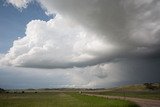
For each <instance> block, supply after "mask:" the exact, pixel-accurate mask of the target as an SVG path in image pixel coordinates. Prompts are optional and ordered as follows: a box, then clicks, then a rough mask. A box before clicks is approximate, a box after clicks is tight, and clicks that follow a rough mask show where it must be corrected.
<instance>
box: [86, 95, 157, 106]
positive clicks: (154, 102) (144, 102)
mask: <svg viewBox="0 0 160 107" xmlns="http://www.w3.org/2000/svg"><path fill="white" fill-rule="evenodd" d="M86 95H90V96H98V97H104V98H111V99H124V100H129V101H132V102H135V103H136V104H138V105H139V106H140V107H160V100H151V99H141V98H131V97H125V98H124V97H120V96H107V95H95V94H86Z"/></svg>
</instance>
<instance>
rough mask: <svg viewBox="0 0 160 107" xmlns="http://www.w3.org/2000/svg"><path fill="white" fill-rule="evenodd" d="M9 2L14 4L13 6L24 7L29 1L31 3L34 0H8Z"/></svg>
mask: <svg viewBox="0 0 160 107" xmlns="http://www.w3.org/2000/svg"><path fill="white" fill-rule="evenodd" d="M6 1H7V3H10V4H12V5H13V6H15V7H17V8H19V9H22V8H26V7H27V5H28V3H30V2H31V1H32V0H6Z"/></svg>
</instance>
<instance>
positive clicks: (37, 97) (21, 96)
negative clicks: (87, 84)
mask: <svg viewBox="0 0 160 107" xmlns="http://www.w3.org/2000/svg"><path fill="white" fill-rule="evenodd" d="M0 107H138V106H137V105H135V104H134V103H132V102H129V101H123V100H113V99H105V98H100V97H95V96H86V95H82V94H78V93H64V92H52V93H51V92H50V93H47V92H45V93H44V92H41V93H0Z"/></svg>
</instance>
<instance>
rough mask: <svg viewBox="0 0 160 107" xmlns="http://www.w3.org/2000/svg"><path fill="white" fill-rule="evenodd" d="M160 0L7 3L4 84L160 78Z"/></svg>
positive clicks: (0, 58) (1, 54) (2, 9)
mask: <svg viewBox="0 0 160 107" xmlns="http://www.w3.org/2000/svg"><path fill="white" fill-rule="evenodd" d="M159 47H160V1H158V0H81V1H80V0H45V1H44V0H1V1H0V87H2V88H8V89H10V88H12V89H13V88H14V89H16V88H109V87H114V86H120V85H125V84H138V83H145V82H159V81H160V66H159V65H160V48H159Z"/></svg>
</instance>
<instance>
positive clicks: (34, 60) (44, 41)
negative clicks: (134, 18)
mask: <svg viewBox="0 0 160 107" xmlns="http://www.w3.org/2000/svg"><path fill="white" fill-rule="evenodd" d="M112 50H114V46H113V45H111V44H107V43H105V42H104V41H103V39H100V38H97V36H96V35H95V34H93V33H91V32H86V31H85V30H84V28H83V27H82V26H80V25H77V24H76V23H75V22H73V21H71V20H67V19H64V18H62V17H61V16H60V15H57V16H56V17H55V18H54V19H51V20H49V21H47V22H46V21H41V20H33V21H31V22H30V23H28V25H27V29H26V35H25V36H24V37H23V38H19V39H18V40H15V41H14V43H13V46H12V48H10V50H9V52H8V53H7V54H6V55H5V56H4V57H3V58H1V60H0V62H1V64H2V65H11V66H23V67H35V68H67V67H74V66H86V65H84V64H83V63H84V62H87V63H91V62H92V61H94V60H96V59H99V57H100V56H101V55H102V56H103V54H104V53H106V52H107V51H109V52H108V55H109V54H111V52H110V51H112Z"/></svg>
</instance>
